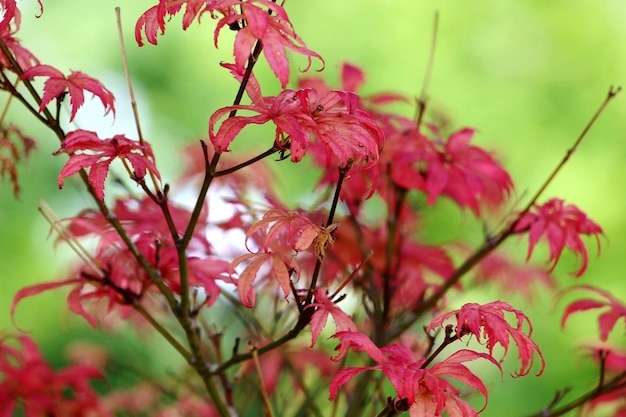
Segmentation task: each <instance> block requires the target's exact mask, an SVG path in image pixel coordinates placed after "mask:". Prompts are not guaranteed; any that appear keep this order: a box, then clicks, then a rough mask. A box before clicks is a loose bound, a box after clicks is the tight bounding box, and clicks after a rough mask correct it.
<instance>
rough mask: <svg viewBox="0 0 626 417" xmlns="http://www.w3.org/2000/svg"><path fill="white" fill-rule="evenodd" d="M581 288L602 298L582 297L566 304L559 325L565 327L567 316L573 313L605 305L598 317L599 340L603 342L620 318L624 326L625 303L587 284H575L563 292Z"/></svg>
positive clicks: (625, 320) (625, 321) (625, 316)
mask: <svg viewBox="0 0 626 417" xmlns="http://www.w3.org/2000/svg"><path fill="white" fill-rule="evenodd" d="M576 289H582V290H585V291H589V292H592V293H595V294H597V295H599V296H600V297H602V298H603V299H604V300H594V299H592V298H584V299H582V300H578V301H574V302H572V303H571V304H570V305H568V306H567V308H566V309H565V312H563V318H562V319H561V327H563V328H565V324H566V323H567V320H568V319H569V316H570V315H571V314H573V313H577V312H581V311H587V310H593V309H596V308H603V307H606V308H607V310H606V311H605V312H604V313H602V314H601V315H600V316H599V317H598V327H599V329H600V340H602V341H603V342H604V341H606V340H607V339H608V337H609V333H610V332H611V330H613V327H615V324H616V323H617V321H618V320H619V319H620V318H623V319H624V325H625V327H626V304H624V303H623V302H621V301H620V300H618V299H617V298H615V297H614V296H613V295H612V294H611V293H609V292H608V291H603V290H601V289H599V288H595V287H592V286H589V285H577V286H575V287H572V288H570V289H568V290H566V291H564V292H563V293H561V296H562V295H563V294H565V293H568V292H570V291H573V290H576Z"/></svg>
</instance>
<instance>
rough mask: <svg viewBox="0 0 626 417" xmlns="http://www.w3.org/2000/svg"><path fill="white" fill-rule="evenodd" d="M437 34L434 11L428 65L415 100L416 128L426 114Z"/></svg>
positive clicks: (437, 16) (437, 26) (436, 15)
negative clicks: (427, 94) (427, 93)
mask: <svg viewBox="0 0 626 417" xmlns="http://www.w3.org/2000/svg"><path fill="white" fill-rule="evenodd" d="M438 32H439V11H438V10H435V17H434V19H433V36H432V39H431V41H430V51H429V53H428V63H427V64H426V72H425V73H424V79H423V81H422V90H421V92H420V96H419V98H418V99H417V117H416V118H415V120H416V124H417V128H418V129H419V127H420V126H421V125H422V120H423V118H424V113H426V105H427V99H426V92H427V91H428V86H429V85H430V78H431V76H432V72H433V64H434V63H435V51H436V49H437V33H438Z"/></svg>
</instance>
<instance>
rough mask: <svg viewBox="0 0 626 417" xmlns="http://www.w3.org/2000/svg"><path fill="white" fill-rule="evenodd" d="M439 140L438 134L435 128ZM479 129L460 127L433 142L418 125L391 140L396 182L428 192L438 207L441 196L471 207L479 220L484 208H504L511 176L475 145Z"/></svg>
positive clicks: (430, 202) (430, 200)
mask: <svg viewBox="0 0 626 417" xmlns="http://www.w3.org/2000/svg"><path fill="white" fill-rule="evenodd" d="M430 128H431V130H432V131H433V133H434V134H435V135H436V136H437V134H438V132H437V130H436V129H435V128H433V127H432V126H430ZM474 133H475V131H474V129H469V128H465V129H461V130H459V131H457V132H455V133H453V134H452V135H450V136H449V138H448V139H447V140H445V141H444V140H441V139H439V138H438V137H435V139H434V140H430V139H428V138H427V137H426V136H425V135H424V134H422V133H421V132H419V131H418V130H417V127H415V128H413V129H412V130H408V131H405V132H402V133H399V134H395V135H393V136H392V137H390V138H389V142H392V143H391V144H390V153H389V154H388V155H387V156H388V158H391V160H392V161H393V164H391V178H392V179H393V181H394V182H395V183H396V184H398V185H400V186H402V187H404V188H407V189H418V190H421V191H423V192H425V193H426V194H427V197H428V198H427V203H428V204H429V205H430V204H434V203H435V201H436V200H437V198H439V196H440V195H446V196H448V197H450V198H451V199H453V200H454V201H455V202H456V203H457V204H458V205H459V206H461V207H469V208H470V209H471V210H472V212H473V213H474V214H475V215H476V216H478V215H479V214H480V211H481V206H485V205H486V206H488V207H497V206H498V205H499V204H501V203H502V202H503V201H504V200H505V198H506V196H507V195H508V193H509V192H510V190H511V188H512V187H513V182H512V181H511V177H510V176H509V174H508V173H507V172H506V171H505V170H504V168H502V167H501V166H500V165H499V164H498V163H497V161H496V160H495V159H494V158H493V156H491V155H490V154H489V153H488V152H486V151H485V150H483V149H481V148H479V147H477V146H473V145H470V143H469V142H470V140H471V139H472V137H473V136H474Z"/></svg>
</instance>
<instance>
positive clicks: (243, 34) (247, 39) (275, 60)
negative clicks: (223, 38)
mask: <svg viewBox="0 0 626 417" xmlns="http://www.w3.org/2000/svg"><path fill="white" fill-rule="evenodd" d="M255 3H256V4H255ZM257 4H258V5H257ZM234 6H239V7H238V8H239V10H240V12H239V10H237V9H238V8H236V7H234ZM216 10H217V11H218V12H220V13H222V14H223V15H224V17H223V18H221V19H220V20H219V22H218V23H217V27H216V28H215V36H214V42H215V46H216V47H217V40H218V37H219V33H220V31H221V30H222V28H223V27H224V26H229V27H230V28H236V29H237V36H236V37H235V48H234V55H235V65H236V66H237V68H238V69H239V71H240V72H243V69H244V68H245V64H246V62H247V61H248V58H250V55H252V49H253V47H254V44H255V43H256V41H257V40H258V41H261V44H262V46H263V55H264V56H265V59H267V62H268V63H269V65H270V68H271V69H272V71H273V72H274V74H275V75H276V77H277V78H278V80H279V81H280V85H281V87H282V88H285V86H286V85H287V83H288V82H289V63H288V61H287V56H286V54H285V50H286V49H289V50H291V51H294V52H296V53H299V54H302V55H305V56H306V57H307V60H308V65H307V67H306V68H305V69H304V71H307V70H308V69H309V68H310V67H311V60H312V58H317V59H319V60H320V61H321V62H322V64H323V63H324V60H323V59H322V57H321V56H320V55H318V54H317V53H315V52H313V51H311V50H310V49H308V48H307V47H306V44H305V43H304V41H303V40H302V39H301V38H300V37H299V36H298V35H297V34H296V32H295V31H294V30H293V26H292V25H291V22H290V21H289V17H288V16H287V12H286V11H285V9H284V8H283V7H282V6H280V5H279V4H277V3H274V2H272V1H269V0H249V1H241V0H230V1H229V0H225V1H221V2H220V7H218V8H216ZM241 22H244V23H243V25H241V24H240V23H241ZM322 69H323V67H322V68H321V69H320V71H321V70H322Z"/></svg>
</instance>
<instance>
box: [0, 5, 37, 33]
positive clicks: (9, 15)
mask: <svg viewBox="0 0 626 417" xmlns="http://www.w3.org/2000/svg"><path fill="white" fill-rule="evenodd" d="M39 4H41V3H39ZM0 12H2V20H0V29H4V28H6V27H9V25H10V24H11V21H12V20H13V19H14V18H15V17H16V15H17V16H18V19H16V21H19V13H20V12H19V9H18V8H17V3H16V1H15V0H0Z"/></svg>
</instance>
